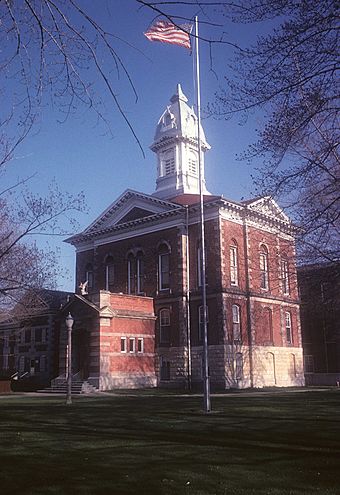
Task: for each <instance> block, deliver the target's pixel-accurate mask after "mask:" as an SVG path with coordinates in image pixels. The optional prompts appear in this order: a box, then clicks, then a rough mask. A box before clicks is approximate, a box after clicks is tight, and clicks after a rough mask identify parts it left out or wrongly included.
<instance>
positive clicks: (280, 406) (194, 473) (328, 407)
mask: <svg viewBox="0 0 340 495" xmlns="http://www.w3.org/2000/svg"><path fill="white" fill-rule="evenodd" d="M212 406H213V411H212V413H211V414H209V415H204V414H203V412H202V410H201V408H202V398H200V397H197V396H185V397H180V396H176V395H174V394H169V395H166V394H164V393H163V394H162V393H161V394H156V395H154V396H153V395H151V394H150V393H147V392H146V393H135V394H134V395H133V396H130V395H129V394H119V395H112V396H109V395H106V396H99V397H77V398H75V399H74V402H73V404H72V406H65V405H64V398H61V397H39V396H36V397H31V396H20V397H19V396H11V397H1V398H0V426H1V431H0V491H1V493H3V494H6V495H11V494H19V493H20V494H21V495H40V494H41V495H49V494H72V495H73V494H81V495H85V494H86V495H90V494H91V495H92V494H105V495H107V494H162V495H163V494H169V495H181V494H185V495H187V494H188V495H189V494H195V495H213V494H216V495H229V494H231V495H233V494H247V495H248V494H250V495H251V494H271V495H277V494H285V495H288V494H306V495H307V494H308V495H310V494H328V495H331V494H334V495H339V494H340V464H339V460H340V391H338V390H334V389H330V390H326V391H308V392H304V393H297V392H289V393H288V392H284V391H282V392H275V393H270V394H268V395H256V394H253V395H250V394H239V395H236V396H233V395H229V396H217V397H213V399H212Z"/></svg>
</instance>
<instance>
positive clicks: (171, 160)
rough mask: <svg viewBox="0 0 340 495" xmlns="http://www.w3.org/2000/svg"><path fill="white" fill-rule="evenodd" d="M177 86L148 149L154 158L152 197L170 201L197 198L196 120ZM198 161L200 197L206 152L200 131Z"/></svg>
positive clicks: (203, 138)
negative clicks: (156, 162)
mask: <svg viewBox="0 0 340 495" xmlns="http://www.w3.org/2000/svg"><path fill="white" fill-rule="evenodd" d="M187 101H188V99H187V97H186V96H185V95H184V93H183V91H182V88H181V85H180V84H177V90H176V93H175V94H174V95H173V97H172V98H171V99H170V104H169V105H168V106H167V108H166V110H165V111H164V112H163V114H162V116H161V118H160V119H159V121H158V124H157V128H156V133H155V138H154V142H153V143H152V145H151V146H150V148H151V149H152V151H154V152H155V153H156V154H157V160H158V164H157V181H156V191H155V192H154V194H153V195H154V196H157V197H158V198H162V199H172V198H175V197H176V196H179V195H181V194H199V170H198V138H197V134H198V132H197V116H196V114H195V112H194V110H193V108H190V107H189V106H188V105H187ZM200 137H201V150H202V154H201V160H202V184H203V193H204V194H210V193H209V192H208V191H207V190H206V186H205V179H204V153H205V152H206V151H207V150H209V149H210V146H209V144H208V143H207V141H206V139H205V135H204V132H203V129H202V127H201V128H200Z"/></svg>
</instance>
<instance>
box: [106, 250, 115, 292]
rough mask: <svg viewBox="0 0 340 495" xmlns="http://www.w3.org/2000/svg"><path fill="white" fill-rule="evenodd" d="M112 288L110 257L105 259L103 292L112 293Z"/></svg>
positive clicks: (112, 274)
mask: <svg viewBox="0 0 340 495" xmlns="http://www.w3.org/2000/svg"><path fill="white" fill-rule="evenodd" d="M113 288H114V264H113V258H112V256H108V257H107V258H106V263H105V290H108V291H113Z"/></svg>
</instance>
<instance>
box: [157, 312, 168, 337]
mask: <svg viewBox="0 0 340 495" xmlns="http://www.w3.org/2000/svg"><path fill="white" fill-rule="evenodd" d="M159 342H160V344H169V342H170V309H168V308H163V309H161V310H160V311H159Z"/></svg>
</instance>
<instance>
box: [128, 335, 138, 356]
mask: <svg viewBox="0 0 340 495" xmlns="http://www.w3.org/2000/svg"><path fill="white" fill-rule="evenodd" d="M131 344H132V349H131ZM135 352H136V339H135V338H134V337H129V353H130V354H134V353H135Z"/></svg>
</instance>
